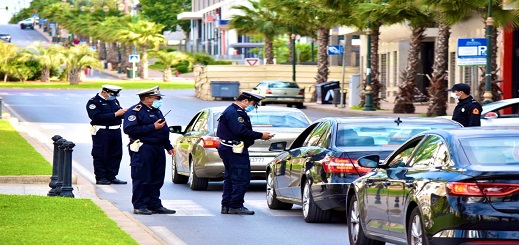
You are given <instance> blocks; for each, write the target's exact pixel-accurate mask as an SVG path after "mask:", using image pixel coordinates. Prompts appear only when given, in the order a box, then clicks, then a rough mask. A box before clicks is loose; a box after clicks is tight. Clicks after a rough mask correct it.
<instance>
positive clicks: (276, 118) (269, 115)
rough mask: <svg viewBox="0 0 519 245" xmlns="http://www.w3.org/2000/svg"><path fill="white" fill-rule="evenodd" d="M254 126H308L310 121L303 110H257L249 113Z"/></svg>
mask: <svg viewBox="0 0 519 245" xmlns="http://www.w3.org/2000/svg"><path fill="white" fill-rule="evenodd" d="M220 114H221V113H215V115H214V119H215V120H217V119H218V117H219V116H220ZM248 115H249V118H250V121H251V123H252V126H254V127H275V128H306V127H308V125H310V121H309V120H308V118H307V117H306V116H305V114H304V113H303V112H301V111H293V112H288V113H287V112H286V111H283V112H281V111H279V112H278V111H261V112H256V111H255V110H253V111H251V112H249V113H248Z"/></svg>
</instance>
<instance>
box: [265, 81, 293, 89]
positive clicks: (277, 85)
mask: <svg viewBox="0 0 519 245" xmlns="http://www.w3.org/2000/svg"><path fill="white" fill-rule="evenodd" d="M269 88H299V86H297V83H293V82H283V81H279V82H273V83H270V84H269Z"/></svg>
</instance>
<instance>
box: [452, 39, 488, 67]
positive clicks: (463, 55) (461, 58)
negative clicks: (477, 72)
mask: <svg viewBox="0 0 519 245" xmlns="http://www.w3.org/2000/svg"><path fill="white" fill-rule="evenodd" d="M457 53H458V59H457V61H456V64H457V65H459V66H479V65H486V64H487V39H486V38H458V52H457Z"/></svg>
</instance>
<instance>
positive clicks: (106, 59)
mask: <svg viewBox="0 0 519 245" xmlns="http://www.w3.org/2000/svg"><path fill="white" fill-rule="evenodd" d="M108 10H110V8H109V7H108V6H106V5H105V6H103V12H104V13H105V14H104V15H105V19H106V13H107V12H108ZM103 45H104V53H105V55H104V58H105V69H108V57H107V56H106V41H103Z"/></svg>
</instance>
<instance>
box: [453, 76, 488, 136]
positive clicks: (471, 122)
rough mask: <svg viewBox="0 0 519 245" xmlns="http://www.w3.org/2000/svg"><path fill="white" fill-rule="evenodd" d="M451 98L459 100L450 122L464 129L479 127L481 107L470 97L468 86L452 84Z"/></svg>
mask: <svg viewBox="0 0 519 245" xmlns="http://www.w3.org/2000/svg"><path fill="white" fill-rule="evenodd" d="M448 91H451V97H452V98H454V99H457V100H459V102H458V105H456V108H454V112H453V113H452V120H454V121H456V122H459V123H460V124H461V125H463V126H464V127H477V126H481V110H482V108H481V105H480V104H479V103H478V102H477V101H476V100H475V99H474V98H473V97H472V95H470V86H469V85H468V84H466V83H458V84H454V85H453V86H452V88H451V89H449V90H448Z"/></svg>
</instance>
